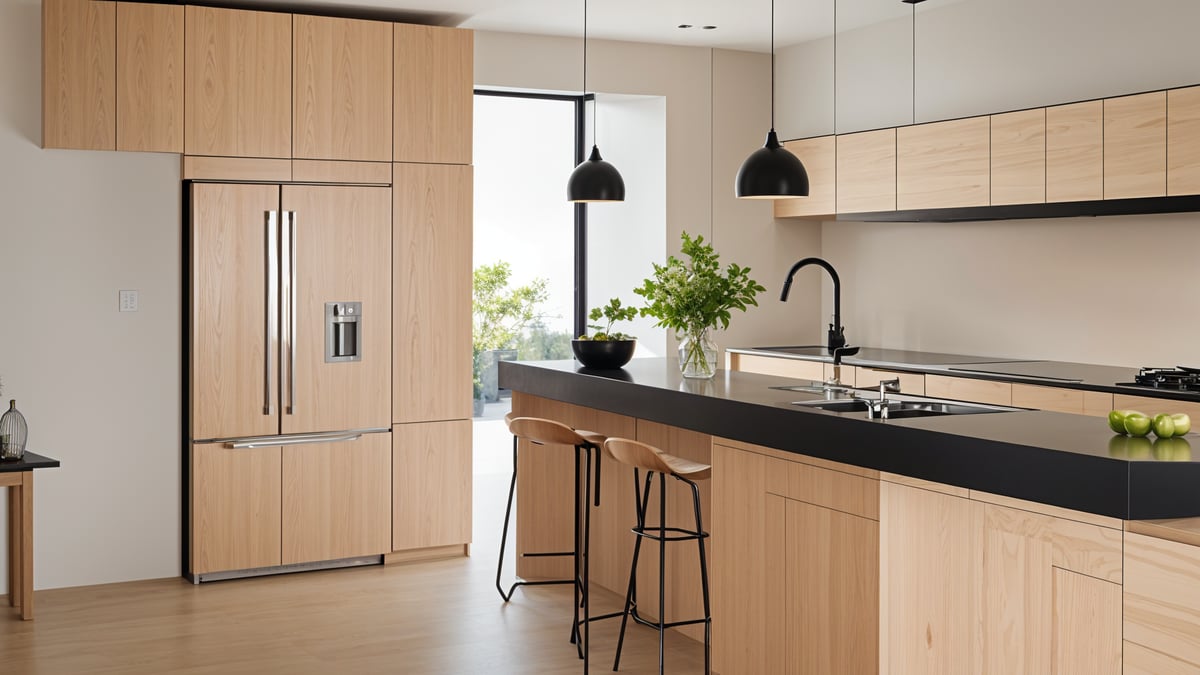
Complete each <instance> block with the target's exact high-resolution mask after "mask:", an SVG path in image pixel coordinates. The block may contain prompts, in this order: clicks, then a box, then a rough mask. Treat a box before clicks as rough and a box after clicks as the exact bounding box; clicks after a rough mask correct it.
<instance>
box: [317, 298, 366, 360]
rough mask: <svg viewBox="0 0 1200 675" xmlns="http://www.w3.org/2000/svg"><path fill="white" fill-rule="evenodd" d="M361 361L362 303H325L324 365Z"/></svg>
mask: <svg viewBox="0 0 1200 675" xmlns="http://www.w3.org/2000/svg"><path fill="white" fill-rule="evenodd" d="M361 360H362V303H361V302H327V303H325V363H338V362H341V361H361Z"/></svg>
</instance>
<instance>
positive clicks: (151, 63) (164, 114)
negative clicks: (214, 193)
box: [116, 2, 183, 152]
mask: <svg viewBox="0 0 1200 675" xmlns="http://www.w3.org/2000/svg"><path fill="white" fill-rule="evenodd" d="M116 58H117V150H131V151H142V152H183V7H181V6H179V5H153V4H147V3H135V2H118V3H117V56H116Z"/></svg>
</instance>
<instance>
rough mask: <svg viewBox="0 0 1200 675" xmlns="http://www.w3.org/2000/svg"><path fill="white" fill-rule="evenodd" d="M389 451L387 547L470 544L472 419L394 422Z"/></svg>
mask: <svg viewBox="0 0 1200 675" xmlns="http://www.w3.org/2000/svg"><path fill="white" fill-rule="evenodd" d="M494 450H495V451H496V452H503V449H502V448H494ZM391 452H392V464H391V467H392V473H391V480H392V482H391V493H390V494H391V495H392V530H391V550H393V551H403V550H407V549H416V548H432V547H435V546H450V545H455V544H466V543H469V542H470V541H471V422H470V420H456V421H452V422H429V423H413V424H397V425H396V426H395V427H393V428H392V450H391ZM496 507H497V508H499V505H496Z"/></svg>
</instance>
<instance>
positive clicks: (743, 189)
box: [734, 0, 808, 199]
mask: <svg viewBox="0 0 1200 675" xmlns="http://www.w3.org/2000/svg"><path fill="white" fill-rule="evenodd" d="M734 194H735V195H737V197H738V198H739V199H786V198H791V197H807V196H808V171H806V170H805V169H804V164H803V163H802V162H801V161H800V159H799V158H798V157H796V156H795V155H793V154H792V153H790V152H788V150H787V148H784V147H783V146H782V145H780V144H779V137H778V136H776V135H775V0H771V130H770V131H769V132H767V143H766V145H764V146H763V147H761V148H759V149H758V150H755V151H754V152H752V153H750V156H749V157H747V158H746V161H745V162H742V168H740V169H738V172H737V179H736V180H735V181H734Z"/></svg>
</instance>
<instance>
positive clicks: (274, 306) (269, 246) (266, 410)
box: [263, 211, 279, 415]
mask: <svg viewBox="0 0 1200 675" xmlns="http://www.w3.org/2000/svg"><path fill="white" fill-rule="evenodd" d="M266 221H267V222H266V234H265V237H264V238H265V242H264V244H265V248H266V256H267V260H266V263H267V264H266V279H265V282H266V283H265V284H264V286H265V287H266V293H267V295H266V303H265V304H266V314H267V316H266V321H264V322H263V324H264V325H263V332H264V335H263V340H264V344H263V414H264V415H270V414H271V401H272V398H273V397H272V393H273V392H272V390H271V385H272V384H273V383H274V382H273V380H274V379H275V378H274V376H273V375H272V373H273V369H272V365H273V362H274V361H275V359H274V358H273V357H274V355H275V344H276V341H277V340H278V331H279V307H278V302H279V289H278V288H277V284H278V281H279V270H278V269H277V267H278V262H279V258H278V253H279V243H278V241H277V240H278V235H279V223H278V220H277V216H276V213H275V212H274V211H267V212H266Z"/></svg>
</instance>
